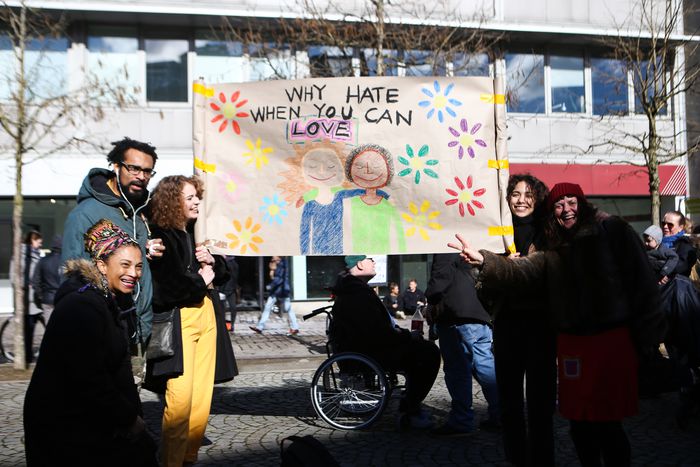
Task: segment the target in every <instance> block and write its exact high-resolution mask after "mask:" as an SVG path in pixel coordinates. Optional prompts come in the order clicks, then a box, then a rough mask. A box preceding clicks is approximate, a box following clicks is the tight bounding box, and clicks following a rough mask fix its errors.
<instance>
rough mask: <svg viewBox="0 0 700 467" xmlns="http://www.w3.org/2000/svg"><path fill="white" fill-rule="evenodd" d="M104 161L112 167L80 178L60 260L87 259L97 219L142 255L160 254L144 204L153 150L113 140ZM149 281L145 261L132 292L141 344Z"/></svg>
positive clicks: (147, 328) (147, 330) (147, 319)
mask: <svg viewBox="0 0 700 467" xmlns="http://www.w3.org/2000/svg"><path fill="white" fill-rule="evenodd" d="M112 145H113V146H114V147H113V148H112V150H111V151H110V153H109V154H107V161H108V162H109V164H110V165H111V170H109V169H102V168H94V169H91V170H90V172H89V173H88V175H87V177H85V179H84V180H83V185H82V186H81V188H80V192H79V193H78V205H77V206H76V207H75V208H74V209H73V210H72V211H71V212H70V214H69V215H68V218H67V219H66V223H65V226H66V227H65V231H64V233H63V250H62V252H61V261H62V262H63V263H65V262H66V261H68V260H69V259H74V258H86V259H87V258H88V256H87V253H86V251H85V248H84V244H83V235H84V234H85V232H87V230H88V229H89V228H90V226H92V225H93V224H95V222H97V221H98V220H100V219H108V220H110V221H112V222H113V223H114V224H116V225H117V226H119V227H120V228H121V229H122V230H124V231H125V232H127V233H128V234H129V235H130V236H131V237H132V238H133V239H134V240H136V242H137V243H138V244H139V246H140V247H141V252H142V254H143V255H144V257H149V258H150V257H154V256H162V254H163V248H164V247H163V245H162V242H161V241H160V239H151V240H149V238H148V237H149V230H148V225H147V223H146V218H145V216H144V214H143V211H144V208H145V207H146V205H147V204H148V201H149V200H150V194H149V192H148V190H147V189H146V187H147V185H148V182H149V181H150V180H151V178H152V177H153V176H154V175H155V174H156V172H155V171H154V170H153V167H154V166H155V164H156V159H157V158H158V156H157V154H156V148H154V147H153V146H151V145H150V144H148V143H142V142H140V141H136V140H133V139H130V138H124V139H122V140H120V141H116V142H113V143H112ZM151 299H152V285H151V270H150V269H149V267H148V262H147V261H144V264H143V274H142V275H141V279H140V280H139V283H138V286H137V287H136V288H135V290H134V300H135V302H136V314H137V315H138V318H139V319H138V326H137V328H136V333H137V336H138V337H139V339H138V341H140V342H141V343H143V342H145V341H146V340H147V339H148V336H150V334H151V318H152V316H153V312H152V310H151Z"/></svg>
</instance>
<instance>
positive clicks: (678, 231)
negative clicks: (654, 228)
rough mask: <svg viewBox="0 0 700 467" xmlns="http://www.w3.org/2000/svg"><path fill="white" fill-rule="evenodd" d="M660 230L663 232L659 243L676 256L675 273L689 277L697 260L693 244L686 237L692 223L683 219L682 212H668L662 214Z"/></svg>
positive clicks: (688, 237)
mask: <svg viewBox="0 0 700 467" xmlns="http://www.w3.org/2000/svg"><path fill="white" fill-rule="evenodd" d="M661 228H662V229H663V231H664V238H663V239H662V240H661V243H662V244H663V245H664V246H666V247H668V248H672V249H673V250H674V251H675V252H676V254H677V255H678V264H677V265H676V270H675V273H676V274H681V275H684V276H690V273H691V270H692V268H693V266H695V262H696V261H697V259H698V257H697V252H696V250H695V247H694V246H693V242H692V240H691V238H690V236H689V235H688V234H689V233H690V230H691V229H692V223H691V222H690V220H689V219H686V218H685V216H684V215H683V213H682V212H680V211H669V212H667V213H666V214H664V220H663V221H662V222H661Z"/></svg>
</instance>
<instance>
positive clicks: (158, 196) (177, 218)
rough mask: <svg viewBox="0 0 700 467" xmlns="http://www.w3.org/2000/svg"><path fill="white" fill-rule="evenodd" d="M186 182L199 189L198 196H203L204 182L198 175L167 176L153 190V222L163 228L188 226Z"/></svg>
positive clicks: (151, 206)
mask: <svg viewBox="0 0 700 467" xmlns="http://www.w3.org/2000/svg"><path fill="white" fill-rule="evenodd" d="M186 183H189V184H190V185H192V186H193V187H194V189H195V190H196V191H197V196H198V197H199V198H200V199H201V198H202V195H203V194H204V184H203V183H202V181H201V180H200V179H199V178H197V177H196V176H192V177H185V176H184V175H172V176H170V177H165V178H163V179H162V180H161V181H160V182H159V183H158V185H157V186H156V188H155V189H154V190H153V196H152V197H151V203H150V213H151V222H153V223H154V224H156V225H157V226H158V227H160V228H162V229H183V228H185V227H186V226H187V214H186V213H185V202H184V200H183V199H182V189H183V188H184V186H185V184H186Z"/></svg>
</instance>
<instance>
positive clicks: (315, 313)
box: [302, 305, 333, 321]
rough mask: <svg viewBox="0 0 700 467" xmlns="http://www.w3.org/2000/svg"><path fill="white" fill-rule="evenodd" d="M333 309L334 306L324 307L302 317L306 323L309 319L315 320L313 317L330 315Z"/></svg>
mask: <svg viewBox="0 0 700 467" xmlns="http://www.w3.org/2000/svg"><path fill="white" fill-rule="evenodd" d="M332 309H333V305H327V306H323V307H321V308H317V309H315V310H314V311H312V312H311V313H309V314H308V315H304V316H302V319H303V320H304V321H306V320H307V319H311V318H313V317H314V316H316V315H320V314H321V313H330V312H331V310H332Z"/></svg>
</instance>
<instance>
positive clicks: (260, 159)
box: [243, 138, 273, 169]
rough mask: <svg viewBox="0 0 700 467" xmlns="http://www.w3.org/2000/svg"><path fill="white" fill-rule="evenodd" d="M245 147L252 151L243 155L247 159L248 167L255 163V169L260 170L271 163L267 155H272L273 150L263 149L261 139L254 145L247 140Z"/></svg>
mask: <svg viewBox="0 0 700 467" xmlns="http://www.w3.org/2000/svg"><path fill="white" fill-rule="evenodd" d="M245 145H246V147H247V148H248V149H250V151H249V152H244V153H243V157H245V158H246V161H245V163H246V165H250V164H252V163H253V162H255V168H256V169H259V168H260V167H262V166H263V165H267V164H268V163H269V162H270V160H269V159H268V158H267V156H266V154H270V153H271V152H272V151H273V149H272V148H264V147H262V141H261V140H260V138H258V139H257V140H256V141H255V144H253V142H252V141H251V140H249V139H247V140H245Z"/></svg>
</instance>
